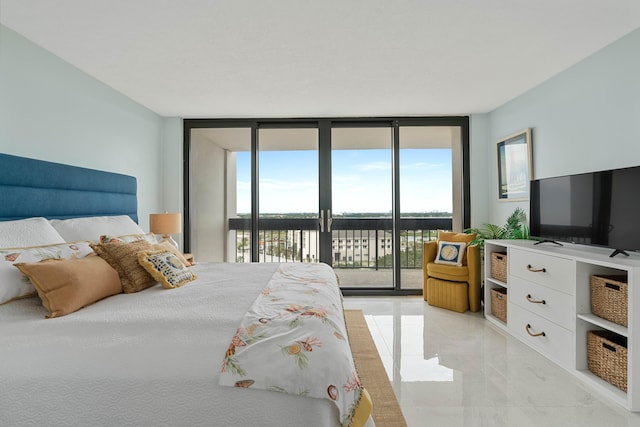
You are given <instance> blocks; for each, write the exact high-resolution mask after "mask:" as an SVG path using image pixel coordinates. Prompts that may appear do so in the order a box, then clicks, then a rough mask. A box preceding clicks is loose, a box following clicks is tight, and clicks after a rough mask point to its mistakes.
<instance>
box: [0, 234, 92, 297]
mask: <svg viewBox="0 0 640 427" xmlns="http://www.w3.org/2000/svg"><path fill="white" fill-rule="evenodd" d="M92 253H93V250H92V249H91V247H90V246H89V242H73V243H58V244H53V245H46V246H33V247H27V248H7V249H0V304H4V303H6V302H9V301H13V300H14V299H19V298H26V297H32V296H35V295H36V289H35V288H34V287H33V284H32V283H31V282H30V281H29V279H28V278H27V276H25V275H24V274H22V273H20V271H18V270H17V269H15V268H14V267H13V265H14V264H16V263H19V262H20V263H34V262H40V261H44V260H49V259H80V258H84V257H86V256H87V255H90V254H92Z"/></svg>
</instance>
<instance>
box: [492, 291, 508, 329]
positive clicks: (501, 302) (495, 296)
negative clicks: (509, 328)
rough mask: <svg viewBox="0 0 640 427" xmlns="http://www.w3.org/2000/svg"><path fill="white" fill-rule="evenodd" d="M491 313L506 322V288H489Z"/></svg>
mask: <svg viewBox="0 0 640 427" xmlns="http://www.w3.org/2000/svg"><path fill="white" fill-rule="evenodd" d="M491 314H492V315H494V316H495V317H497V318H498V319H500V320H502V321H503V322H505V323H507V290H506V289H505V288H493V289H491Z"/></svg>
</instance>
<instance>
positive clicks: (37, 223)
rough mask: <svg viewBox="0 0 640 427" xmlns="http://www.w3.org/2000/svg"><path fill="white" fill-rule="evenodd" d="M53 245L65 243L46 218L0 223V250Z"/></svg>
mask: <svg viewBox="0 0 640 427" xmlns="http://www.w3.org/2000/svg"><path fill="white" fill-rule="evenodd" d="M78 240H82V239H78ZM53 243H64V239H63V238H62V236H60V234H58V232H57V231H56V230H55V229H54V228H53V227H52V226H51V224H50V223H49V221H47V220H46V219H45V218H29V219H20V220H17V221H2V222H0V248H23V247H26V246H38V245H50V244H53Z"/></svg>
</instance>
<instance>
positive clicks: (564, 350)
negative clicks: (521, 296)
mask: <svg viewBox="0 0 640 427" xmlns="http://www.w3.org/2000/svg"><path fill="white" fill-rule="evenodd" d="M507 311H508V313H509V317H508V318H507V325H508V328H509V330H510V331H511V333H512V334H514V335H515V336H517V337H518V338H520V339H521V340H522V341H523V342H525V343H527V344H529V345H530V346H531V347H533V348H535V349H537V350H538V351H539V352H540V353H542V354H543V355H545V356H546V357H548V358H549V359H551V360H553V361H555V362H556V363H558V364H559V365H560V366H562V367H564V368H567V369H573V367H574V365H575V364H574V361H573V359H574V352H573V348H572V346H573V333H572V332H571V331H570V330H568V329H565V328H563V327H561V326H558V325H556V324H555V323H553V322H551V321H549V320H546V319H544V318H543V317H540V316H538V315H536V314H533V313H531V312H530V311H527V310H525V309H523V308H522V307H520V306H519V305H517V304H509V308H508V309H507ZM527 330H528V331H529V332H527ZM530 333H531V334H540V335H538V336H532V335H530ZM542 333H544V335H542Z"/></svg>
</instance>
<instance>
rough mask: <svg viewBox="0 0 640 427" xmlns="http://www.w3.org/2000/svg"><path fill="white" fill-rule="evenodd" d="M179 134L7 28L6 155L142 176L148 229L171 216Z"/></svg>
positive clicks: (3, 74)
mask: <svg viewBox="0 0 640 427" xmlns="http://www.w3.org/2000/svg"><path fill="white" fill-rule="evenodd" d="M173 128H175V124H174V123H172V122H169V123H167V119H163V118H162V117H160V116H158V115H157V114H155V113H153V112H152V111H150V110H148V109H146V108H144V107H142V106H141V105H139V104H137V103H135V102H134V101H132V100H131V99H130V98H127V97H125V96H124V95H122V94H120V93H119V92H116V91H115V90H113V89H112V88H110V87H108V86H106V85H105V84H103V83H101V82H99V81H98V80H96V79H94V78H93V77H91V76H89V75H87V74H85V73H84V72H82V71H80V70H78V69H77V68H75V67H74V66H72V65H70V64H69V63H67V62H65V61H63V60H61V59H60V58H58V57H56V56H55V55H53V54H51V53H50V52H48V51H46V50H44V49H42V48H40V47H39V46H37V45H35V44H33V43H32V42H30V41H29V40H27V39H25V38H24V37H22V36H20V35H19V34H17V33H15V32H14V31H12V30H10V29H9V28H7V27H4V26H0V152H3V153H7V154H14V155H19V156H25V157H32V158H37V159H43V160H49V161H54V162H59V163H67V164H72V165H78V166H83V167H88V168H93V169H101V170H107V171H112V172H118V173H124V174H128V175H133V176H136V177H137V178H138V205H139V217H140V225H141V226H142V227H143V228H144V229H145V230H146V229H148V214H149V213H150V212H155V211H160V210H162V209H163V205H162V203H163V200H162V198H163V191H162V190H161V185H162V178H161V177H162V172H161V171H162V168H161V167H160V166H161V165H162V163H163V161H164V160H163V159H162V157H161V156H162V150H161V149H160V147H161V146H162V145H163V143H164V142H163V141H164V139H165V138H166V137H165V136H164V133H165V132H166V133H168V134H169V135H170V136H169V137H171V134H172V132H173V131H172V129H173ZM173 133H174V132H173ZM174 167H175V168H181V164H176V165H175V166H174Z"/></svg>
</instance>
